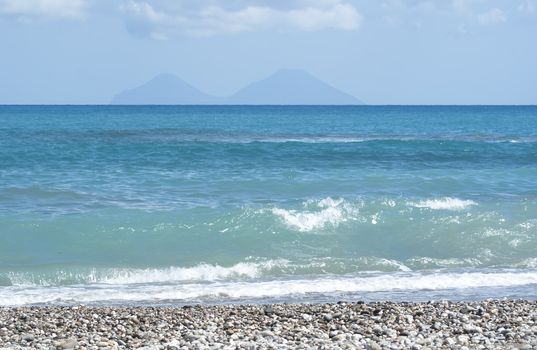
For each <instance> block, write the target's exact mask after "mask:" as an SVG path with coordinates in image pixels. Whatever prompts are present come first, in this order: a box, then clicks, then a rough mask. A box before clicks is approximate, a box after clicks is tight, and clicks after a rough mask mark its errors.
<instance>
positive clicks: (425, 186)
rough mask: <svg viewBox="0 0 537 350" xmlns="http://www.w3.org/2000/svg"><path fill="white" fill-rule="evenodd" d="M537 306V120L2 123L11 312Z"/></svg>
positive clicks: (335, 110) (2, 210)
mask: <svg viewBox="0 0 537 350" xmlns="http://www.w3.org/2000/svg"><path fill="white" fill-rule="evenodd" d="M535 287H537V107H532V106H526V107H520V106H518V107H515V106H464V107H462V106H405V107H403V106H387V107H381V106H358V107H335V106H322V107H321V106H308V107H300V106H296V107H290V106H285V107H269V106H266V107H263V106H258V107H252V106H248V107H247V106H182V107H179V106H132V107H129V106H113V107H112V106H0V304H1V305H20V304H36V303H53V304H54V303H57V304H58V303H59V304H62V303H79V302H83V303H95V304H102V303H104V304H111V303H119V304H122V303H135V304H139V303H152V304H160V303H166V304H168V303H170V304H174V303H190V302H229V301H234V302H243V301H274V300H278V301H282V300H283V301H297V300H301V301H302V300H331V299H335V298H350V299H352V298H368V299H376V298H377V299H378V298H392V299H401V300H404V299H415V298H425V299H427V298H453V299H461V298H462V299H464V298H482V297H490V296H492V297H503V296H511V297H524V298H534V297H535V295H533V292H532V291H533V290H534V288H535ZM417 291H419V293H416V292H417Z"/></svg>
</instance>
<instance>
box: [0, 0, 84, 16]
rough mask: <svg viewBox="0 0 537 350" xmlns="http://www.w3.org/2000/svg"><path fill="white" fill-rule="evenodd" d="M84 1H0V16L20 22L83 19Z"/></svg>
mask: <svg viewBox="0 0 537 350" xmlns="http://www.w3.org/2000/svg"><path fill="white" fill-rule="evenodd" d="M86 7H87V4H86V2H85V0H0V16H7V17H13V18H16V19H18V20H20V21H32V20H35V19H78V18H82V17H84V14H85V10H86Z"/></svg>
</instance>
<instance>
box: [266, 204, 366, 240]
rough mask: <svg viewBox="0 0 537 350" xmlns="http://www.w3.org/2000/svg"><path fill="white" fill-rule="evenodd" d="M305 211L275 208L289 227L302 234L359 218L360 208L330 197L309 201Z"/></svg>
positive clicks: (275, 213) (276, 213)
mask: <svg viewBox="0 0 537 350" xmlns="http://www.w3.org/2000/svg"><path fill="white" fill-rule="evenodd" d="M304 206H305V209H304V210H294V209H281V208H273V209H272V213H273V214H274V215H276V216H278V217H279V218H280V219H281V220H282V221H283V222H284V223H285V225H286V226H287V227H289V228H290V229H294V230H297V231H300V232H310V231H314V230H318V229H322V228H325V227H327V226H332V227H337V226H338V225H340V224H342V223H344V222H346V221H349V220H354V219H356V218H357V215H358V208H357V207H356V206H355V205H353V204H351V203H350V202H348V201H346V200H344V199H342V198H338V199H332V198H330V197H327V198H324V199H321V200H319V201H307V202H305V203H304Z"/></svg>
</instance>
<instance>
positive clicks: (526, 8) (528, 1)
mask: <svg viewBox="0 0 537 350" xmlns="http://www.w3.org/2000/svg"><path fill="white" fill-rule="evenodd" d="M536 7H537V5H536V4H535V1H534V0H525V1H523V2H521V3H520V5H518V10H519V11H520V12H525V13H534V12H535V9H536Z"/></svg>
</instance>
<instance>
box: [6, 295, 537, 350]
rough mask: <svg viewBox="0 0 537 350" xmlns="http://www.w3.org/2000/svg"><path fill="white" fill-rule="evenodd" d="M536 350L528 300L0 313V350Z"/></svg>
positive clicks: (536, 319)
mask: <svg viewBox="0 0 537 350" xmlns="http://www.w3.org/2000/svg"><path fill="white" fill-rule="evenodd" d="M312 347H313V348H324V349H338V348H341V349H362V348H363V349H374V350H379V349H537V301H530V300H484V301H463V302H460V301H433V302H418V303H416V302H409V303H408V302H389V301H385V302H371V303H364V302H348V303H347V302H339V303H335V304H230V305H211V306H203V305H194V306H178V307H136V306H135V307H116V306H114V307H87V306H69V307H62V306H43V307H41V306H39V307H1V308H0V349H95V350H102V349H134V348H140V349H144V350H156V349H170V350H171V349H182V348H183V349H190V348H214V349H235V348H243V349H258V348H261V349H264V348H312Z"/></svg>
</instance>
